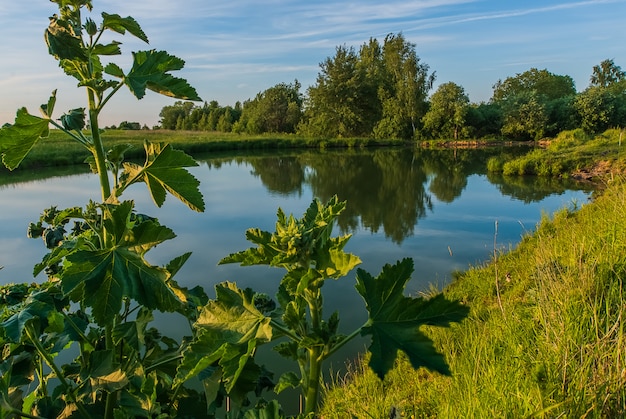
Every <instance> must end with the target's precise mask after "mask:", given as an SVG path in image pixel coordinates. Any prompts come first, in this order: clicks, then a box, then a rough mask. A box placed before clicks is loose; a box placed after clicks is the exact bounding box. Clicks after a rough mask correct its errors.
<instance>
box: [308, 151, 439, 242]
mask: <svg viewBox="0 0 626 419" xmlns="http://www.w3.org/2000/svg"><path fill="white" fill-rule="evenodd" d="M307 165H308V166H309V167H311V168H312V169H313V170H312V171H311V174H310V175H309V176H308V177H307V182H308V183H309V184H310V185H311V188H312V190H313V193H314V195H315V196H318V197H319V198H320V199H322V200H327V199H329V198H330V197H331V196H333V195H335V194H336V195H338V196H339V198H340V199H341V200H347V201H348V207H347V208H346V211H344V213H343V214H342V216H341V217H340V218H339V220H338V224H339V226H340V228H342V229H343V230H344V231H346V230H347V231H349V230H350V229H354V228H355V227H357V226H358V225H359V222H360V224H361V225H362V226H363V227H365V228H367V229H369V230H371V231H373V232H377V231H379V230H380V229H381V228H382V229H383V231H384V232H385V235H386V236H387V237H389V238H390V239H391V240H393V241H394V242H396V243H401V242H402V241H403V240H404V239H405V238H406V237H408V236H410V235H412V234H413V231H414V228H415V225H416V223H417V221H418V219H420V218H422V217H424V216H425V215H426V212H427V211H428V210H429V209H431V208H432V203H431V198H430V195H429V194H428V193H427V192H426V190H425V184H426V181H427V177H426V174H425V173H424V170H423V169H422V167H421V164H420V161H419V160H416V159H415V158H414V154H413V152H412V151H411V150H404V149H393V150H377V151H373V152H369V153H353V154H338V155H336V156H333V158H332V159H330V158H324V157H323V155H317V156H316V155H312V154H311V155H308V157H307ZM338 173H341V176H338Z"/></svg>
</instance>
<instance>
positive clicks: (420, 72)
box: [159, 34, 626, 140]
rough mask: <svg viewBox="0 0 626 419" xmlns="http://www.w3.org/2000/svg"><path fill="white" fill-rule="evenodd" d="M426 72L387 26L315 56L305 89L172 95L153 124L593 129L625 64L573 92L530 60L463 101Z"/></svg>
mask: <svg viewBox="0 0 626 419" xmlns="http://www.w3.org/2000/svg"><path fill="white" fill-rule="evenodd" d="M435 78H436V74H435V72H430V69H429V66H428V65H427V64H425V63H423V62H422V61H421V60H420V58H419V57H418V55H417V53H416V50H415V44H412V43H410V42H408V41H407V40H406V39H405V38H404V36H403V35H402V34H389V35H387V36H386V37H385V39H384V40H383V41H382V42H380V41H378V40H377V39H373V38H372V39H370V40H369V42H367V43H364V44H363V45H361V47H360V48H359V49H358V50H357V49H355V48H354V47H347V46H339V47H337V48H336V50H335V55H334V56H333V57H328V58H326V60H324V61H323V62H322V63H321V64H320V72H319V73H318V76H317V79H316V82H315V84H314V85H312V86H310V87H309V88H308V89H307V90H306V94H303V93H301V92H300V90H301V87H302V86H301V84H300V83H299V82H298V80H295V81H294V82H293V83H279V84H277V85H275V86H273V87H270V88H269V89H267V90H265V91H263V92H259V93H258V94H257V95H256V97H255V98H254V99H248V100H246V101H244V102H243V104H242V103H241V102H237V103H236V104H235V106H220V105H219V104H218V102H217V101H211V102H205V103H204V104H203V105H201V106H198V105H196V104H194V103H192V102H183V101H179V102H176V103H174V104H173V105H171V106H165V107H164V108H163V109H162V110H161V112H160V114H159V116H160V117H161V120H160V128H163V129H170V130H198V131H221V132H235V133H248V134H262V133H296V134H299V135H304V136H309V137H324V138H337V137H372V138H378V139H388V138H397V139H406V140H412V139H415V140H417V139H419V140H427V139H464V138H499V137H506V138H511V139H518V140H537V139H541V138H543V137H550V136H555V135H556V134H557V133H559V132H561V131H564V130H569V129H575V128H582V129H584V130H585V131H586V132H588V133H596V132H602V131H604V130H606V129H608V128H610V127H621V126H624V125H626V73H625V72H624V71H622V69H621V68H620V67H619V66H618V65H616V64H615V63H614V61H613V60H612V59H606V60H604V61H602V62H601V63H600V64H599V65H597V66H594V67H593V69H592V74H591V77H590V84H589V86H588V87H587V88H586V89H585V90H584V91H582V92H577V91H576V87H575V84H574V81H573V79H572V78H571V77H570V76H567V75H558V74H553V73H551V72H549V71H548V70H546V69H537V68H531V69H530V70H528V71H525V72H523V73H519V74H516V75H515V76H512V77H508V78H506V79H505V80H498V81H497V82H496V83H495V84H494V85H493V95H492V97H491V98H490V100H489V101H487V102H481V103H471V102H470V100H469V97H468V96H467V94H466V93H465V90H464V89H463V87H462V86H460V85H458V84H456V83H454V82H447V83H443V84H441V85H439V86H438V88H437V89H436V90H435V91H434V92H433V93H432V94H430V95H429V93H430V91H431V90H432V88H433V85H434V82H435Z"/></svg>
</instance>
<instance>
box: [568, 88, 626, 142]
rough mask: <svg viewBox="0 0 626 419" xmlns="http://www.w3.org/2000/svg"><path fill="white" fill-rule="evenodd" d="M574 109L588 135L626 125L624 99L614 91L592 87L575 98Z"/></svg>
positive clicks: (622, 95) (625, 104)
mask: <svg viewBox="0 0 626 419" xmlns="http://www.w3.org/2000/svg"><path fill="white" fill-rule="evenodd" d="M574 107H575V109H576V111H577V112H578V115H579V117H580V124H581V128H582V129H583V130H585V132H588V133H597V132H602V131H605V130H606V129H608V128H611V127H620V126H621V127H623V126H625V125H626V97H625V96H624V94H623V93H621V94H620V93H618V92H616V91H615V90H614V89H610V88H606V87H601V86H592V87H589V88H588V89H586V90H585V91H584V92H582V93H580V94H578V96H576V100H575V102H574Z"/></svg>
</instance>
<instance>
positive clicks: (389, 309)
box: [356, 258, 469, 379]
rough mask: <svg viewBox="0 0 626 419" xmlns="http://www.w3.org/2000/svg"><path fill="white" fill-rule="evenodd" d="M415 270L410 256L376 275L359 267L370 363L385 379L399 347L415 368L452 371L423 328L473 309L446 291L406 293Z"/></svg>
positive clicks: (453, 319) (454, 319)
mask: <svg viewBox="0 0 626 419" xmlns="http://www.w3.org/2000/svg"><path fill="white" fill-rule="evenodd" d="M412 273H413V261H412V260H411V259H408V258H407V259H403V260H402V261H400V262H398V263H397V264H396V265H393V266H391V265H385V266H384V267H383V270H382V272H381V273H380V274H379V276H378V277H376V278H374V277H372V276H371V275H370V274H368V273H367V272H365V271H364V270H362V269H359V270H358V271H357V278H356V279H357V284H356V289H357V291H358V292H359V294H361V296H362V297H363V299H364V300H365V302H366V305H367V310H368V312H369V320H368V322H367V326H365V327H363V328H362V329H361V334H362V335H364V336H365V335H371V337H372V344H371V345H370V347H369V351H370V352H371V358H370V362H369V365H370V367H371V368H372V370H373V371H374V372H375V373H376V374H377V375H378V376H379V377H380V378H381V379H382V378H384V376H385V374H386V373H387V372H388V371H389V370H390V369H391V368H392V367H393V364H394V361H395V359H396V356H397V351H398V350H402V351H403V352H405V353H406V354H407V356H408V357H409V360H410V362H411V365H412V366H413V368H416V369H417V368H419V367H426V368H428V369H431V370H435V371H438V372H440V373H442V374H449V373H450V370H449V368H448V365H447V364H446V362H445V359H444V358H443V356H442V355H441V354H440V353H438V352H437V351H436V349H435V347H434V345H433V342H432V341H431V340H430V339H429V338H428V337H427V336H426V335H424V334H423V333H422V332H421V331H420V330H419V328H420V326H423V325H435V326H444V327H445V326H449V325H450V323H451V322H458V321H461V320H462V319H463V318H465V317H466V316H467V313H468V311H469V310H468V308H467V307H465V306H463V305H461V304H460V303H459V302H456V301H449V300H446V299H445V297H444V296H443V295H442V294H440V295H437V296H436V297H433V298H430V299H424V298H409V297H405V296H404V295H403V291H404V287H405V286H406V283H407V282H408V280H409V279H410V276H411V274H412Z"/></svg>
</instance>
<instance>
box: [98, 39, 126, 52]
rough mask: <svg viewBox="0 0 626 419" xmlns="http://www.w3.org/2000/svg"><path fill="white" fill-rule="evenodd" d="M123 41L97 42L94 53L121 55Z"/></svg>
mask: <svg viewBox="0 0 626 419" xmlns="http://www.w3.org/2000/svg"><path fill="white" fill-rule="evenodd" d="M120 45H122V43H121V42H117V41H112V42H111V43H110V44H106V45H103V44H96V45H94V47H93V53H94V54H96V55H120V54H121V53H122V50H121V49H120Z"/></svg>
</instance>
